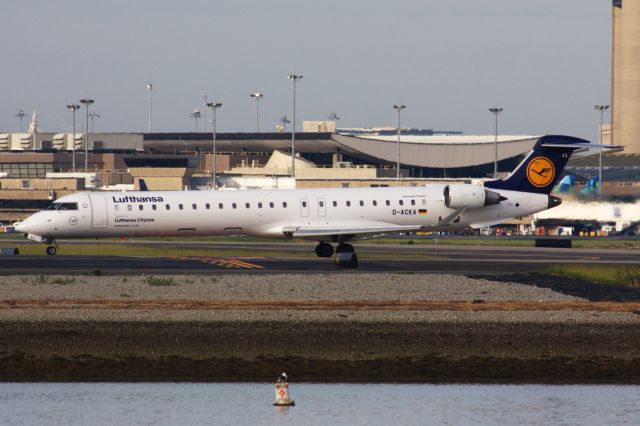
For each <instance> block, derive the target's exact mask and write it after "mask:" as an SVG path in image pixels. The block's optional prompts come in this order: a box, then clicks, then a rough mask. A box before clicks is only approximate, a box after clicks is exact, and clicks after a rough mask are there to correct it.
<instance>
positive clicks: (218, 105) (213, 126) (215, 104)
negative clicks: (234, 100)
mask: <svg viewBox="0 0 640 426" xmlns="http://www.w3.org/2000/svg"><path fill="white" fill-rule="evenodd" d="M207 106H208V107H209V109H210V110H211V112H212V114H213V118H212V122H211V133H213V152H212V166H211V168H212V169H213V172H212V173H211V179H213V182H212V185H211V188H213V189H218V184H217V182H216V111H217V110H218V109H219V108H221V107H222V102H208V103H207Z"/></svg>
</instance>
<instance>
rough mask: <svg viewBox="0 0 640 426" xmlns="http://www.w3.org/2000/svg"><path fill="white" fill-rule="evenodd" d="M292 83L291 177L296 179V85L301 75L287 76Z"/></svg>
mask: <svg viewBox="0 0 640 426" xmlns="http://www.w3.org/2000/svg"><path fill="white" fill-rule="evenodd" d="M287 78H288V79H289V80H291V82H292V83H293V124H292V125H291V127H292V128H291V177H292V178H293V179H294V182H295V179H296V84H297V83H298V80H302V76H301V75H297V74H289V75H288V76H287Z"/></svg>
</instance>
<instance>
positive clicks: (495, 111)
mask: <svg viewBox="0 0 640 426" xmlns="http://www.w3.org/2000/svg"><path fill="white" fill-rule="evenodd" d="M503 109H504V108H498V107H493V108H489V111H490V112H492V113H493V115H495V119H496V133H495V139H494V141H493V177H494V178H496V179H497V178H498V114H500V113H501V112H502V110H503Z"/></svg>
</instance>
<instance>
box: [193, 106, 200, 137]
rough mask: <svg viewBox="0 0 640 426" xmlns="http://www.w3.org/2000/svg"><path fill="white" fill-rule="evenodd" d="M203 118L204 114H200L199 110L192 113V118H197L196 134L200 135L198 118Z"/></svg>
mask: <svg viewBox="0 0 640 426" xmlns="http://www.w3.org/2000/svg"><path fill="white" fill-rule="evenodd" d="M201 116H202V114H200V110H199V109H197V108H196V109H194V110H193V111H192V112H191V118H195V120H196V133H198V118H200V117H201Z"/></svg>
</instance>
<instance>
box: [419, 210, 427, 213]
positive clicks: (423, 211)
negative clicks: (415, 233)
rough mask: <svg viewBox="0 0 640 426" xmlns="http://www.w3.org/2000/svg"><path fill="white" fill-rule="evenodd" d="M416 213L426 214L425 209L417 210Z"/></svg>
mask: <svg viewBox="0 0 640 426" xmlns="http://www.w3.org/2000/svg"><path fill="white" fill-rule="evenodd" d="M418 214H427V209H420V210H418Z"/></svg>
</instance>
